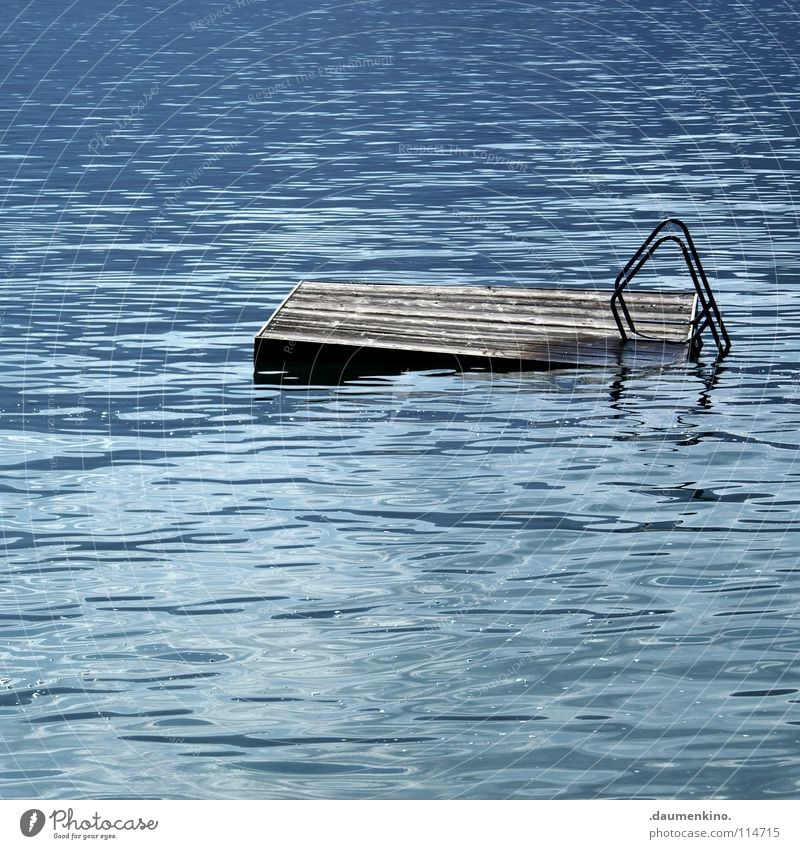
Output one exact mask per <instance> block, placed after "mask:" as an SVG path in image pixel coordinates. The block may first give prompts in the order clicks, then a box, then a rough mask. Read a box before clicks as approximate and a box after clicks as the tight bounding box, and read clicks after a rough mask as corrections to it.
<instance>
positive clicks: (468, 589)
mask: <svg viewBox="0 0 800 849" xmlns="http://www.w3.org/2000/svg"><path fill="white" fill-rule="evenodd" d="M162 6H163V7H168V8H164V9H163V10H159V8H157V7H162ZM799 31H800V27H799V26H798V15H797V12H796V11H794V10H793V8H792V6H791V4H787V3H784V2H780V0H759V2H758V3H757V4H756V3H754V2H742V3H729V2H721V0H706V2H700V3H698V4H690V3H688V2H684V1H683V0H679V2H677V3H675V4H673V5H671V6H665V5H664V4H660V3H654V2H641V3H638V2H637V3H625V2H616V0H615V1H614V2H609V3H603V4H599V3H594V2H591V0H563V2H556V1H555V0H554V2H543V3H516V2H513V3H512V2H502V1H501V2H497V3H491V4H487V3H483V2H477V0H462V2H459V3H455V2H438V0H408V2H403V3H391V2H388V0H379V2H369V0H368V1H367V2H354V3H343V4H337V3H332V2H322V3H306V2H288V0H285V1H284V2H256V1H255V0H250V2H247V1H246V0H243V2H242V3H241V4H238V5H237V4H228V5H227V6H226V4H224V3H210V2H200V3H196V2H192V3H189V2H186V0H183V2H176V3H172V4H147V3H139V2H133V0H129V2H122V3H119V2H111V0H95V2H88V0H78V2H76V3H72V4H66V3H64V4H62V3H54V2H38V3H28V2H24V0H8V2H6V3H4V4H3V7H2V9H0V33H1V35H0V56H1V57H2V59H0V79H2V83H1V85H2V88H1V89H0V90H1V91H2V95H3V96H2V98H1V99H0V134H1V135H0V174H2V182H1V183H0V188H1V189H2V200H1V201H0V216H1V219H0V224H1V226H0V281H2V299H1V300H0V321H1V322H2V324H1V325H0V337H1V338H0V343H1V344H0V374H2V378H1V379H0V384H2V385H1V386H0V464H1V465H0V531H1V533H0V542H1V543H2V546H3V558H2V564H3V565H2V570H1V571H0V798H22V797H25V798H28V797H42V798H109V797H122V798H136V797H165V798H243V799H246V798H251V799H252V798H294V797H301V798H309V797H320V798H322V797H325V798H382V797H401V798H439V799H441V798H451V797H458V798H478V797H488V798H505V797H515V798H536V799H550V798H583V799H588V798H627V797H632V798H674V797H680V798H693V797H694V798H709V797H715V798H788V797H797V795H798V794H799V793H800V670H798V664H797V656H798V653H799V652H800V614H799V612H798V611H799V610H800V564H798V553H800V532H799V531H798V525H797V515H798V504H800V497H799V493H800V489H799V488H798V476H799V475H800V465H799V464H798V447H800V435H799V434H798V426H799V425H800V407H799V406H798V405H799V404H800V383H798V375H799V374H800V372H799V371H798V368H799V367H800V296H799V295H798V293H799V292H800V289H799V287H798V283H800V274H799V273H798V268H797V255H798V185H800V181H799V178H800V165H799V163H800V141H799V140H798V127H797V123H796V119H797V116H798V115H799V114H800V94H799V92H800V73H798V65H797V61H796V59H797V54H798V32H799ZM666 215H678V216H680V217H682V218H683V219H685V220H686V221H687V222H688V223H689V225H690V227H691V229H692V231H693V233H694V235H695V238H696V241H697V243H698V247H699V250H700V253H701V255H702V256H703V258H704V260H705V262H706V266H707V269H708V270H709V273H710V276H711V280H712V285H713V286H714V288H715V291H716V292H717V295H718V299H719V302H720V305H721V308H722V311H723V314H724V316H725V318H726V321H727V324H728V328H729V330H730V332H731V335H732V337H733V341H734V347H733V350H732V352H731V354H730V356H729V357H728V358H727V359H726V360H725V361H724V362H723V363H722V364H720V365H719V366H717V367H715V365H714V362H713V357H712V353H713V352H712V351H710V349H707V351H706V353H705V354H704V355H703V356H701V358H700V360H699V362H698V363H696V364H689V365H682V366H673V367H669V368H665V369H663V370H658V369H656V370H649V371H629V370H624V369H617V370H613V369H612V370H599V371H597V370H562V371H555V370H554V371H540V372H530V373H524V374H507V375H489V374H483V375H481V374H464V375H460V374H455V373H439V372H437V373H428V372H422V373H407V374H402V375H394V376H393V375H387V376H386V377H372V378H369V379H363V380H358V379H354V380H352V381H350V382H348V383H345V384H343V385H341V386H318V387H305V388H303V387H298V388H296V389H294V390H292V391H288V390H284V391H281V390H278V389H275V388H272V387H269V386H260V385H255V384H254V382H253V374H252V362H251V346H252V337H253V335H254V334H255V332H256V331H257V329H258V327H259V326H260V325H261V324H262V323H263V321H264V320H265V319H266V318H267V316H268V315H269V313H270V312H271V310H272V309H274V308H275V307H276V306H277V305H278V304H279V303H280V301H281V299H282V298H283V297H284V296H285V295H286V294H287V293H288V291H289V290H290V288H291V287H292V286H293V285H294V284H295V283H296V282H297V281H298V280H299V279H301V278H303V277H323V278H324V277H335V278H345V279H363V280H374V281H384V280H396V281H397V282H412V281H413V282H416V283H425V284H430V285H437V284H455V283H458V284H476V285H479V284H490V283H491V284H497V285H506V286H524V285H553V286H557V285H576V286H583V287H586V288H587V289H590V290H608V289H609V287H610V285H611V283H612V282H613V279H614V277H615V275H616V273H617V271H618V270H619V268H620V267H621V265H622V264H623V263H624V262H625V261H626V260H627V259H628V257H629V256H630V254H631V253H632V252H633V250H635V248H636V247H638V245H639V243H640V242H641V240H642V239H643V238H644V236H645V235H646V234H647V233H648V232H649V231H650V229H651V228H652V227H653V226H654V225H655V224H656V223H657V222H658V221H659V220H660V219H661V218H663V217H665V216H666ZM657 277H658V282H659V285H662V284H663V285H664V286H665V287H667V288H669V287H674V286H680V285H683V281H684V276H683V275H682V273H681V270H680V268H679V265H678V264H677V262H675V263H672V259H671V258H666V259H662V260H661V261H660V262H659V263H658V265H657V266H654V269H653V270H650V271H648V273H647V274H645V273H644V272H643V275H642V285H646V284H647V283H652V282H653V281H654V280H656V278H657ZM645 278H647V279H645Z"/></svg>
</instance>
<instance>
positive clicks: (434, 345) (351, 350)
mask: <svg viewBox="0 0 800 849" xmlns="http://www.w3.org/2000/svg"><path fill="white" fill-rule="evenodd" d="M625 303H626V305H627V308H628V310H629V312H630V315H631V317H632V319H633V321H634V322H635V326H636V331H637V338H635V339H630V340H629V341H627V342H623V340H622V339H621V336H620V330H619V328H618V325H617V323H616V321H615V319H614V315H613V313H612V311H611V306H610V294H607V293H605V292H602V293H601V292H597V291H593V290H591V291H585V290H581V289H522V288H520V289H516V288H498V287H476V286H408V285H373V284H364V283H322V282H310V281H305V282H302V283H300V284H299V285H298V286H297V287H295V289H294V291H292V293H291V294H290V295H289V296H288V297H287V298H286V300H285V301H284V302H283V304H282V305H281V306H280V307H279V308H278V309H277V310H276V311H275V312H274V314H273V315H272V317H271V318H270V319H269V321H267V323H266V324H265V325H264V326H263V327H262V328H261V330H260V331H259V332H258V335H257V336H256V339H255V350H254V355H255V367H256V370H257V371H258V370H270V371H272V370H274V371H284V370H288V369H291V368H292V367H293V366H295V365H297V366H299V365H300V364H301V363H307V364H316V365H324V366H327V367H331V366H333V365H334V363H341V364H342V365H346V364H347V361H348V360H349V359H350V358H351V357H353V356H354V355H356V353H358V356H359V360H360V361H361V362H362V363H369V365H370V367H371V368H372V369H375V368H378V369H379V367H380V365H381V363H382V361H386V364H387V365H392V366H397V365H398V364H400V365H402V363H404V362H406V363H407V364H408V365H407V367H409V368H426V367H430V368H436V367H438V366H440V365H442V364H444V363H445V362H446V361H448V360H449V361H450V362H451V363H452V364H453V365H455V366H456V367H457V366H458V365H459V364H463V365H465V366H475V365H480V364H481V363H482V362H485V363H486V364H489V363H492V362H497V364H498V365H501V366H502V365H505V367H506V368H509V367H513V366H514V364H515V363H516V364H517V365H518V366H525V367H527V366H528V365H534V364H545V365H547V364H550V365H572V366H605V365H616V364H618V363H619V362H620V361H621V359H622V357H623V355H624V356H625V359H626V360H629V359H632V360H633V361H634V362H635V363H636V364H641V365H652V364H661V363H666V362H676V361H681V360H685V359H687V358H688V357H689V353H690V351H689V348H690V345H689V340H690V337H691V335H692V331H693V321H694V319H695V312H696V308H697V295H696V294H695V292H647V291H627V292H626V293H625ZM499 361H504V363H503V362H499Z"/></svg>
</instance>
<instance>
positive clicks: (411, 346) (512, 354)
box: [275, 327, 684, 362]
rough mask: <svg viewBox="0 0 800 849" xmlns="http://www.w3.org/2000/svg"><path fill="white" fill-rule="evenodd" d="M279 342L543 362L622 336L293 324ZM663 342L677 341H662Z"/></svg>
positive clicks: (601, 347) (612, 344)
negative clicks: (515, 338)
mask: <svg viewBox="0 0 800 849" xmlns="http://www.w3.org/2000/svg"><path fill="white" fill-rule="evenodd" d="M275 341H276V342H278V343H279V344H280V345H283V346H284V347H287V348H289V349H291V346H292V344H293V343H296V342H316V343H319V344H320V345H344V346H350V347H353V348H361V347H373V348H397V349H400V350H408V351H419V350H425V351H434V352H437V353H445V354H456V355H462V356H469V355H476V356H482V357H489V358H496V359H504V358H505V359H512V360H540V361H542V362H556V361H557V362H570V361H571V360H572V357H573V356H574V354H575V352H576V351H579V350H580V349H582V348H583V349H585V350H586V351H591V352H595V353H596V352H598V351H602V352H603V353H602V359H603V361H605V360H606V359H607V352H608V351H613V352H616V351H618V350H619V348H620V346H621V340H619V339H618V338H617V339H614V338H610V337H587V336H578V335H575V336H573V337H571V338H565V337H563V336H562V337H553V338H551V339H535V340H531V339H524V340H519V342H518V343H517V344H514V343H510V342H509V340H507V339H505V340H495V339H481V338H475V339H471V340H468V341H465V342H459V341H456V340H454V339H453V338H452V337H451V336H447V335H441V336H432V335H431V334H419V335H417V336H414V335H411V334H406V335H392V334H391V333H389V332H387V333H374V332H365V331H362V332H336V333H330V334H325V333H322V332H320V330H319V328H315V327H311V328H295V329H294V330H293V335H292V336H291V337H285V338H279V339H276V340H275ZM661 344H662V346H666V345H673V346H676V347H684V346H681V345H676V343H669V342H664V343H661Z"/></svg>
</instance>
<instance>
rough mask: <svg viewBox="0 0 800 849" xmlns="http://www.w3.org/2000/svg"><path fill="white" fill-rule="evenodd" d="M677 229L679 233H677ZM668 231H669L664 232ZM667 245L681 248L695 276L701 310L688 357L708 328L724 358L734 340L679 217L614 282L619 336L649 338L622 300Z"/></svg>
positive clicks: (658, 232) (648, 241)
mask: <svg viewBox="0 0 800 849" xmlns="http://www.w3.org/2000/svg"><path fill="white" fill-rule="evenodd" d="M676 230H677V232H675V231H676ZM665 231H666V232H665ZM666 242H675V243H676V244H677V245H678V246H679V247H680V249H681V253H682V254H683V258H684V260H685V261H686V265H687V267H688V269H689V273H690V274H691V276H692V282H693V283H694V288H695V291H696V292H697V299H698V302H699V305H700V309H699V310H698V311H697V312H696V313H695V316H694V318H693V319H692V333H691V336H690V337H689V356H690V358H694V357H695V356H696V355H697V354H698V353H699V351H700V348H701V347H702V344H703V342H702V338H701V337H702V335H703V333H704V332H705V330H706V328H708V329H709V330H710V331H711V335H712V336H713V338H714V342H715V343H716V345H717V351H718V352H719V356H720V357H724V356H725V354H727V353H728V351H730V349H731V338H730V336H728V331H727V330H726V329H725V324H724V322H723V321H722V315H721V314H720V311H719V307H718V306H717V302H716V300H715V299H714V293H713V292H712V291H711V286H710V285H709V283H708V278H707V277H706V272H705V269H704V268H703V263H702V262H700V256H699V255H698V253H697V248H696V247H695V244H694V240H693V239H692V236H691V234H690V233H689V228H688V227H687V226H686V225H685V224H684V223H683V221H681V220H680V219H679V218H667V219H666V220H665V221H662V222H661V223H660V224H659V225H658V227H656V228H655V230H653V232H652V233H651V234H650V235H649V236H648V237H647V238H646V239H645V240H644V242H643V243H642V246H641V247H640V248H639V250H638V251H636V253H635V254H634V255H633V256H632V257H631V258H630V260H629V261H628V263H627V265H626V266H625V267H624V268H623V269H622V271H621V272H620V273H619V275H618V276H617V279H616V281H615V282H614V294H613V295H612V296H611V312H612V313H613V314H614V320H615V321H616V322H617V327H618V328H619V332H620V336H621V337H622V339H623V340H626V339H629V338H630V337H631V336H634V337H639V338H640V339H646V338H647V337H646V336H645V335H644V334H642V333H638V332H637V330H636V326H635V324H634V322H633V318H632V317H631V314H630V312H629V310H628V305H627V304H626V303H625V299H624V298H623V297H622V293H623V291H624V290H625V288H626V287H627V285H628V284H629V283H630V282H631V280H633V278H634V277H635V276H636V275H637V274H638V273H639V272H640V271H641V270H642V266H644V265H645V263H646V262H647V261H648V260H649V259H650V257H652V256H653V254H654V253H655V252H656V251H657V250H658V249H659V248H660V247H661V245H663V244H665V243H666ZM620 310H621V311H622V316H623V317H624V319H625V322H624V324H623V321H622V318H620Z"/></svg>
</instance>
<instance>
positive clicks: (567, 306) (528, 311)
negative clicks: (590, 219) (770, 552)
mask: <svg viewBox="0 0 800 849" xmlns="http://www.w3.org/2000/svg"><path fill="white" fill-rule="evenodd" d="M626 302H627V301H626ZM627 303H628V306H629V308H630V309H631V312H636V313H649V314H655V315H674V316H680V317H681V318H684V319H685V318H686V317H687V316H688V313H689V311H690V309H691V303H692V299H691V298H690V297H687V298H685V299H683V300H681V301H679V302H669V303H665V304H659V303H649V302H645V303H632V302H627ZM320 308H324V309H333V310H341V311H350V310H353V311H362V310H363V311H375V310H378V311H380V312H385V311H389V312H392V313H394V312H398V313H412V314H419V313H425V312H434V313H435V314H436V315H439V314H441V313H444V312H447V313H451V314H453V315H463V316H465V317H470V318H474V316H475V314H476V313H481V312H486V313H487V314H491V315H499V316H509V315H514V316H527V315H531V316H533V315H538V314H540V313H561V314H564V315H577V316H579V315H594V316H596V315H608V316H609V317H611V309H610V304H609V302H608V301H606V302H604V303H603V304H602V306H601V305H597V304H587V303H583V302H577V301H576V302H574V303H565V302H564V301H542V302H522V303H518V304H510V305H508V304H496V303H494V302H492V301H491V300H488V299H487V300H482V301H475V302H473V303H459V302H456V301H437V300H433V299H429V300H422V299H413V300H405V299H388V298H367V297H358V298H345V297H337V296H334V297H328V298H319V297H316V296H314V295H309V294H307V293H302V292H298V293H297V294H296V295H295V296H294V297H293V298H292V299H291V300H289V301H288V302H287V303H286V305H285V307H284V309H291V310H316V309H320Z"/></svg>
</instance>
